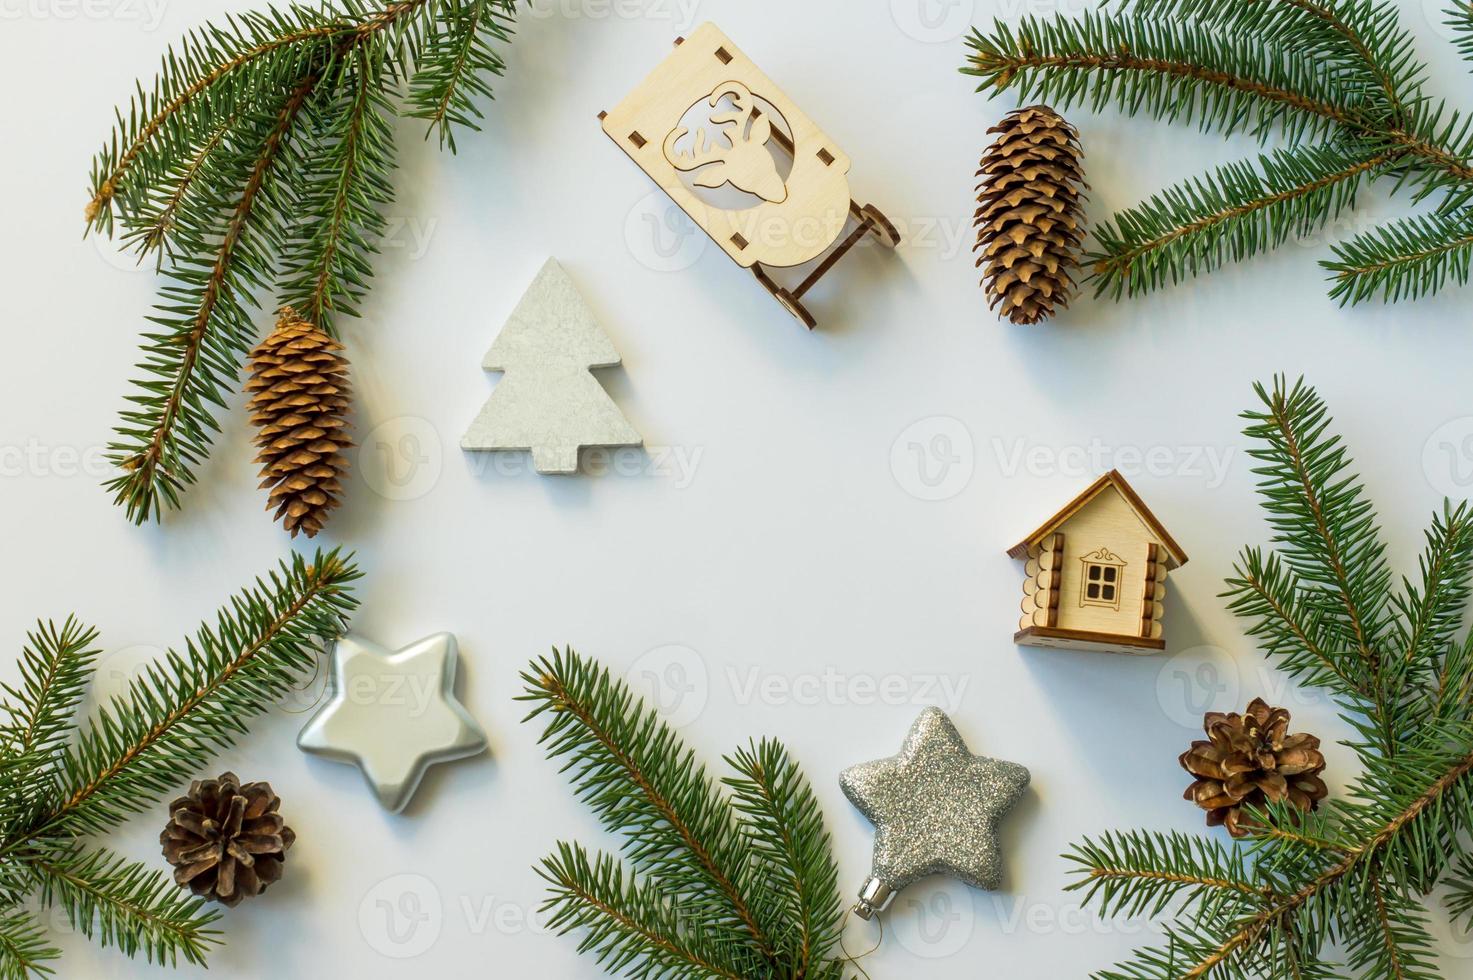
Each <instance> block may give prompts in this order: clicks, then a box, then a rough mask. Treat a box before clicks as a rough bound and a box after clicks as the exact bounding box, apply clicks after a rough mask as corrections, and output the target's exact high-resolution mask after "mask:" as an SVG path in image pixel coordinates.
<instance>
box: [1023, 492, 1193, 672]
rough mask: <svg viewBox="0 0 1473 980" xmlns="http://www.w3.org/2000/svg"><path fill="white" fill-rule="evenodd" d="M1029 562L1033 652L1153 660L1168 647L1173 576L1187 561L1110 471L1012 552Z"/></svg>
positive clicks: (1027, 619)
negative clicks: (1165, 618) (1166, 614)
mask: <svg viewBox="0 0 1473 980" xmlns="http://www.w3.org/2000/svg"><path fill="white" fill-rule="evenodd" d="M1008 554H1009V555H1011V556H1012V557H1014V558H1018V559H1022V560H1024V561H1026V562H1027V565H1026V575H1027V577H1026V578H1025V579H1024V580H1023V606H1022V608H1023V617H1022V619H1021V620H1020V622H1019V624H1018V627H1019V628H1018V632H1017V634H1016V635H1015V636H1014V640H1015V641H1016V642H1018V643H1021V644H1025V645H1027V646H1040V647H1065V648H1068V649H1073V650H1096V651H1103V652H1108V653H1132V654H1149V653H1155V652H1158V651H1160V650H1164V649H1166V639H1165V634H1164V628H1163V625H1162V614H1163V607H1162V601H1163V600H1164V599H1165V597H1166V574H1167V572H1169V571H1171V570H1172V569H1173V568H1176V567H1177V566H1179V565H1185V564H1186V563H1187V556H1186V553H1185V552H1183V551H1182V550H1181V547H1180V546H1179V545H1178V544H1177V543H1176V542H1175V541H1174V540H1173V539H1172V537H1171V535H1170V534H1169V533H1167V531H1166V528H1165V527H1163V526H1162V525H1161V522H1160V521H1159V520H1157V519H1156V515H1154V514H1152V513H1151V510H1150V508H1148V507H1147V506H1146V505H1145V503H1144V502H1143V501H1142V500H1141V498H1140V497H1139V496H1137V495H1136V492H1135V491H1134V490H1132V489H1131V487H1130V484H1129V483H1126V482H1125V478H1124V477H1122V476H1121V475H1120V474H1119V473H1118V472H1116V471H1114V470H1111V471H1110V472H1109V473H1106V474H1105V475H1104V476H1102V477H1100V478H1099V479H1098V480H1096V481H1095V482H1094V483H1093V484H1092V485H1091V486H1090V487H1089V489H1087V490H1085V491H1084V492H1083V493H1082V494H1080V495H1079V496H1078V497H1075V498H1074V499H1073V500H1072V501H1070V502H1069V504H1068V505H1067V506H1066V507H1064V509H1063V510H1061V511H1059V512H1058V513H1057V514H1055V515H1054V516H1053V517H1051V518H1049V519H1048V520H1047V521H1046V522H1044V524H1043V526H1042V527H1040V528H1039V529H1038V530H1036V531H1034V532H1033V533H1032V534H1030V535H1029V536H1028V537H1026V538H1024V539H1023V540H1022V541H1020V542H1019V543H1018V544H1017V545H1015V546H1013V547H1012V548H1010V549H1009V550H1008Z"/></svg>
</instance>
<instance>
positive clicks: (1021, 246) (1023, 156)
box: [972, 105, 1088, 323]
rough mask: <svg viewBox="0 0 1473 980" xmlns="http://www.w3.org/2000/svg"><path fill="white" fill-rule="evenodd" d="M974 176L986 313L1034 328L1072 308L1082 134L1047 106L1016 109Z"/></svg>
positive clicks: (1081, 183)
mask: <svg viewBox="0 0 1473 980" xmlns="http://www.w3.org/2000/svg"><path fill="white" fill-rule="evenodd" d="M988 132H989V133H997V134H998V136H997V139H996V141H995V142H993V144H992V145H991V146H989V147H988V148H987V151H986V152H985V153H984V154H983V155H982V167H981V169H980V170H978V171H977V176H978V177H980V178H981V183H979V184H978V185H977V191H978V194H977V203H978V205H979V207H978V208H977V213H976V215H975V216H974V219H975V221H976V224H977V244H976V245H975V246H974V247H973V249H972V250H973V251H974V252H980V253H981V254H980V255H978V256H977V265H978V266H979V267H980V266H983V265H984V264H985V266H986V268H985V269H984V270H983V286H984V288H985V289H986V290H987V296H988V300H987V306H988V308H989V309H991V308H993V307H996V306H998V305H999V304H1001V309H1000V310H999V311H998V312H999V314H1000V315H1002V316H1006V317H1007V318H1008V319H1009V320H1011V321H1012V322H1014V323H1037V322H1038V321H1040V320H1043V319H1045V318H1047V317H1050V316H1053V314H1054V311H1055V310H1056V309H1063V308H1064V307H1066V306H1068V305H1069V295H1070V292H1071V291H1072V290H1073V288H1074V279H1073V276H1072V274H1071V273H1072V272H1073V270H1074V269H1077V268H1078V267H1079V243H1080V241H1081V240H1082V239H1083V237H1084V221H1083V209H1084V199H1083V196H1082V194H1081V191H1082V190H1083V189H1084V188H1085V187H1087V186H1088V185H1087V184H1085V182H1084V170H1083V168H1082V167H1081V166H1080V156H1081V150H1080V146H1079V133H1078V132H1077V131H1076V130H1075V129H1074V127H1073V126H1071V125H1069V123H1068V122H1066V121H1065V120H1064V118H1063V117H1062V116H1060V115H1059V114H1058V113H1056V112H1054V110H1052V109H1050V108H1049V107H1048V106H1046V105H1035V106H1029V107H1027V108H1026V109H1015V110H1014V111H1012V112H1010V113H1008V114H1007V115H1006V116H1004V117H1003V118H1002V121H1001V122H1000V123H998V124H997V125H996V126H993V127H992V128H991V129H989V130H988Z"/></svg>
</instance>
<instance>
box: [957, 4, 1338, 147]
mask: <svg viewBox="0 0 1473 980" xmlns="http://www.w3.org/2000/svg"><path fill="white" fill-rule="evenodd" d="M968 43H969V44H970V46H971V48H972V51H973V53H972V55H971V58H970V63H969V64H968V66H967V67H966V68H964V69H962V70H963V71H964V72H965V73H966V74H969V75H975V76H976V77H978V78H980V79H981V80H982V81H981V83H980V85H979V86H978V91H984V90H988V89H991V90H993V91H994V92H1002V91H1006V90H1008V89H1013V90H1016V91H1017V92H1018V96H1019V98H1020V99H1024V100H1029V99H1038V100H1042V101H1045V102H1048V103H1051V104H1052V105H1054V106H1055V107H1056V108H1058V109H1066V108H1068V107H1070V106H1074V105H1088V106H1090V108H1091V109H1093V110H1094V111H1096V112H1098V111H1100V110H1101V109H1104V108H1105V107H1106V106H1114V107H1116V108H1118V109H1120V110H1121V111H1124V112H1129V113H1131V114H1135V113H1145V114H1147V115H1149V116H1152V117H1154V118H1156V119H1160V120H1162V121H1164V122H1171V123H1181V124H1183V125H1191V124H1193V123H1195V124H1196V125H1197V126H1198V128H1200V129H1202V130H1203V131H1211V130H1215V131H1219V132H1222V133H1224V134H1231V133H1238V132H1243V133H1248V134H1250V135H1253V136H1256V137H1258V138H1260V139H1268V138H1269V137H1270V136H1271V135H1273V134H1274V133H1275V132H1284V133H1286V134H1287V135H1289V136H1290V137H1300V136H1317V135H1321V134H1324V133H1326V132H1328V131H1330V130H1331V129H1332V128H1333V126H1334V125H1335V124H1336V123H1349V122H1350V121H1351V119H1352V117H1353V115H1354V106H1353V105H1351V104H1347V103H1345V102H1343V101H1341V100H1340V98H1339V95H1340V93H1339V92H1337V90H1336V89H1335V88H1334V87H1333V86H1332V85H1329V84H1327V83H1326V81H1325V80H1324V79H1323V78H1322V77H1321V76H1320V75H1319V73H1318V72H1317V71H1316V70H1315V69H1314V67H1313V65H1312V64H1309V63H1307V62H1303V61H1299V60H1296V59H1287V58H1283V57H1280V56H1279V55H1278V53H1277V52H1275V51H1274V50H1273V49H1271V48H1269V47H1267V46H1266V45H1265V44H1264V43H1263V42H1262V41H1261V40H1260V39H1259V38H1256V37H1254V36H1252V35H1246V36H1234V35H1231V34H1226V33H1221V32H1217V31H1214V30H1212V29H1211V28H1209V27H1204V26H1201V25H1199V24H1197V23H1195V22H1182V21H1166V20H1160V19H1157V18H1154V17H1150V16H1134V15H1130V14H1113V13H1093V12H1087V13H1086V14H1085V15H1084V16H1083V17H1082V18H1079V19H1077V20H1076V19H1052V20H1046V19H1041V18H1034V17H1029V18H1024V20H1023V21H1022V23H1021V24H1019V25H1018V26H1017V27H1012V26H1009V25H1006V24H1003V23H1001V22H999V23H998V24H997V25H996V26H995V28H994V32H993V34H992V35H991V36H988V35H985V34H983V33H982V32H981V31H980V30H975V31H974V32H973V33H972V35H971V37H970V38H969V40H968Z"/></svg>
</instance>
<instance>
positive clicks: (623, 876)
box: [519, 650, 846, 980]
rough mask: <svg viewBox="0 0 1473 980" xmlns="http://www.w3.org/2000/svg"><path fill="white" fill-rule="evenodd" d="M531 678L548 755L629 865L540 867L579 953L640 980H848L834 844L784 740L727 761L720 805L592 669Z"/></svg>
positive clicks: (589, 858) (659, 725)
mask: <svg viewBox="0 0 1473 980" xmlns="http://www.w3.org/2000/svg"><path fill="white" fill-rule="evenodd" d="M522 678H523V681H524V683H525V684H526V692H525V693H524V694H523V695H521V697H520V699H519V700H523V701H527V702H530V703H531V704H532V705H533V708H532V711H531V713H530V714H529V715H528V718H527V720H529V721H530V720H532V719H541V720H542V721H543V723H544V725H545V729H544V733H543V736H542V739H541V741H542V744H543V746H544V748H545V750H546V752H547V755H548V757H549V758H550V759H553V760H556V761H560V762H561V764H562V767H563V771H564V772H565V773H568V774H569V775H570V778H571V779H572V782H573V784H574V786H575V788H576V790H577V792H578V795H579V797H580V798H581V799H582V800H584V802H586V803H587V804H588V805H589V806H590V808H591V809H592V810H593V811H594V812H595V813H596V814H597V815H598V816H599V818H600V820H601V822H602V823H603V825H604V826H605V828H606V829H608V830H610V831H612V832H615V833H617V834H619V835H620V836H621V837H622V838H623V839H624V846H623V854H624V862H621V861H620V860H619V859H618V858H616V857H614V856H612V855H607V854H594V855H590V854H589V853H588V852H587V851H586V850H585V849H584V848H583V847H581V846H579V845H576V844H568V843H563V844H559V845H558V849H557V851H556V852H555V853H554V854H553V855H552V856H550V857H548V858H547V859H546V860H545V861H544V862H543V863H542V866H541V868H540V874H541V875H542V877H543V878H544V879H545V880H546V881H547V882H548V884H549V888H550V891H549V897H548V899H547V901H546V903H545V904H544V906H543V911H544V912H545V913H548V914H549V915H550V921H551V924H552V927H553V928H554V929H556V930H557V931H558V932H560V933H568V932H574V931H577V932H579V933H581V936H580V941H579V947H578V948H579V951H580V952H584V953H588V954H591V955H592V956H594V957H595V958H596V960H597V961H598V963H599V964H600V965H601V966H602V967H603V968H604V969H605V970H606V971H607V972H608V973H610V974H622V975H624V976H628V977H633V978H637V980H657V978H658V980H665V978H669V980H676V978H679V980H711V978H728V980H798V978H807V980H842V978H843V975H844V966H845V963H846V959H844V958H841V957H839V956H837V955H836V954H835V948H836V947H838V945H839V931H840V924H841V921H842V913H841V911H840V910H841V905H840V902H839V893H838V887H837V877H838V872H837V870H836V868H835V865H834V862H833V857H832V854H831V851H830V841H829V836H828V833H827V831H826V830H825V828H824V823H823V815H822V813H821V812H820V810H819V807H818V802H817V799H816V798H815V797H814V795H813V792H812V790H811V789H810V787H809V786H808V783H807V781H806V780H805V779H804V777H803V775H802V773H801V772H800V771H799V769H798V767H797V765H796V764H795V763H794V762H793V761H792V760H791V759H790V758H789V756H788V755H787V753H786V751H785V750H784V749H783V748H782V746H781V745H779V744H777V743H776V742H771V741H762V742H754V743H752V744H750V745H749V746H747V747H745V748H741V749H738V750H737V751H736V752H735V753H733V755H732V756H731V757H730V758H729V759H728V760H727V761H728V763H729V765H730V766H731V767H732V769H733V773H734V774H733V775H732V776H730V777H728V778H726V779H725V780H724V781H723V783H724V786H725V787H726V789H727V790H728V792H729V795H724V794H723V793H722V792H721V791H720V789H719V788H718V787H717V785H716V784H715V783H714V782H713V781H712V780H711V779H710V777H708V776H707V774H706V771H705V769H704V768H703V767H702V766H701V765H700V764H699V762H698V761H697V760H696V759H695V757H694V755H693V753H692V752H691V751H690V749H688V748H687V747H686V746H685V745H684V744H682V743H681V741H680V740H679V739H678V738H677V737H676V735H675V733H674V732H673V730H672V729H671V728H670V727H669V726H667V725H666V724H665V723H664V722H663V721H661V720H660V718H659V717H658V716H657V715H656V714H655V713H654V712H653V711H652V710H650V709H649V708H647V707H646V706H644V705H643V704H642V703H641V702H640V701H639V699H638V698H636V697H635V696H634V695H633V694H632V692H631V691H630V690H629V688H628V686H627V685H626V684H624V683H622V682H621V681H619V680H617V679H616V678H614V677H613V675H612V674H610V673H609V671H608V670H607V669H605V668H602V667H600V666H599V665H597V664H596V663H595V662H593V661H591V660H588V659H586V658H584V657H580V656H579V655H578V654H576V653H574V652H573V651H571V650H567V651H561V652H559V651H556V650H554V651H553V653H552V655H551V656H550V657H544V658H542V659H540V660H537V661H535V662H534V663H533V664H532V665H531V668H530V669H529V670H528V671H527V672H526V673H524V674H523V675H522ZM626 863H627V865H628V867H626V866H625V864H626Z"/></svg>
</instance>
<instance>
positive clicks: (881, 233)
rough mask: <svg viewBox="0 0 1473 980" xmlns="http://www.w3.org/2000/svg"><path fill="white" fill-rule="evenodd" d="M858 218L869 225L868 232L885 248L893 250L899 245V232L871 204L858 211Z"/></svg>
mask: <svg viewBox="0 0 1473 980" xmlns="http://www.w3.org/2000/svg"><path fill="white" fill-rule="evenodd" d="M859 215H860V217H861V218H862V219H863V220H865V221H868V222H869V223H870V232H871V233H872V234H873V235H874V236H875V237H876V238H877V239H879V240H880V244H881V245H884V246H885V247H886V248H894V247H895V246H897V245H899V244H900V232H899V231H897V230H896V229H895V226H894V225H893V224H891V223H890V219H889V218H887V217H885V215H884V214H883V213H882V212H881V211H880V209H879V208H877V207H875V206H874V205H873V204H866V205H865V206H864V207H862V208H860V209H859Z"/></svg>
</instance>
